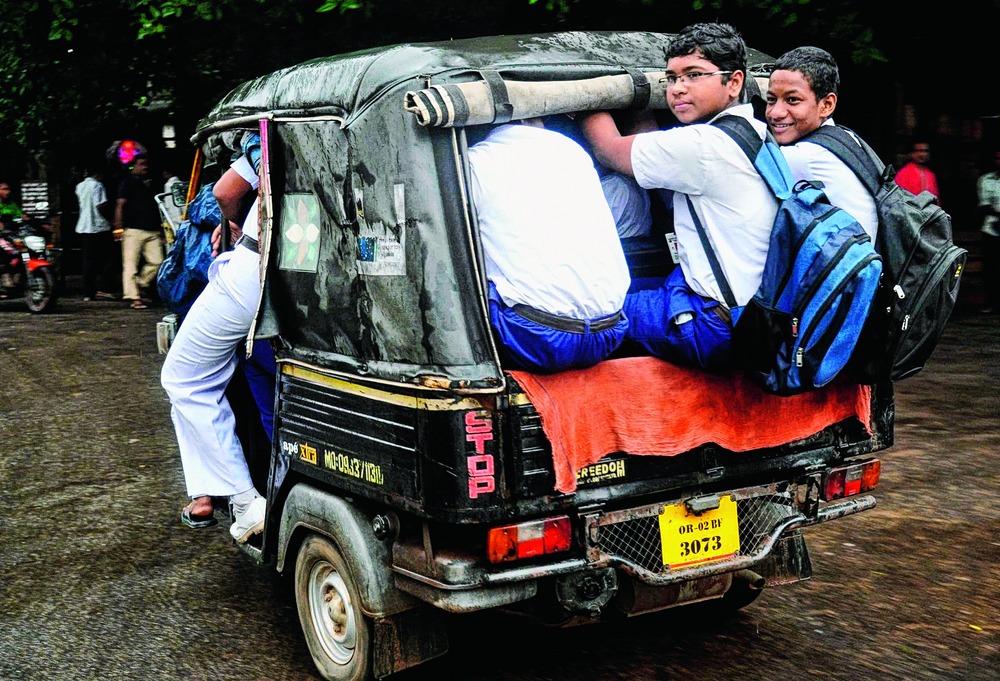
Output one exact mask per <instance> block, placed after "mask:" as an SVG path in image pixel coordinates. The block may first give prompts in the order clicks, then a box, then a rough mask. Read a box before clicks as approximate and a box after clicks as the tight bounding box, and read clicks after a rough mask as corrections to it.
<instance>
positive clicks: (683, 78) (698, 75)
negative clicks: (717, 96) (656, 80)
mask: <svg viewBox="0 0 1000 681" xmlns="http://www.w3.org/2000/svg"><path fill="white" fill-rule="evenodd" d="M731 73H733V72H732V71H692V72H691V73H682V74H681V75H679V76H675V75H672V74H671V75H669V76H664V77H663V78H660V82H661V83H666V84H667V85H668V86H672V85H677V83H697V82H698V81H699V80H701V79H702V78H704V77H705V76H728V75H729V74H731Z"/></svg>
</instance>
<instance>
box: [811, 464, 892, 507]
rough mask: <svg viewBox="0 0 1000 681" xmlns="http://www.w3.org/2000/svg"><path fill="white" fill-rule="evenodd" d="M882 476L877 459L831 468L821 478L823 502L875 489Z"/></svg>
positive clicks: (880, 466) (880, 465)
mask: <svg viewBox="0 0 1000 681" xmlns="http://www.w3.org/2000/svg"><path fill="white" fill-rule="evenodd" d="M881 475H882V462H881V461H879V460H878V459H872V460H871V461H865V462H862V463H855V464H851V465H850V466H841V467H840V468H831V469H830V470H829V471H827V472H826V474H825V475H824V476H823V493H822V494H821V495H820V496H821V498H822V499H823V501H831V500H833V499H842V498H844V497H850V496H854V495H855V494H861V493H862V492H867V491H869V490H872V489H875V486H876V485H877V484H878V481H879V477H880V476H881Z"/></svg>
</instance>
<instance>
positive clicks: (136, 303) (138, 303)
mask: <svg viewBox="0 0 1000 681" xmlns="http://www.w3.org/2000/svg"><path fill="white" fill-rule="evenodd" d="M131 307H132V309H133V310H145V309H146V308H147V307H149V305H146V303H144V302H142V300H140V299H139V298H136V299H134V300H133V301H132V305H131Z"/></svg>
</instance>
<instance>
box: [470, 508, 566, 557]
mask: <svg viewBox="0 0 1000 681" xmlns="http://www.w3.org/2000/svg"><path fill="white" fill-rule="evenodd" d="M572 537H573V529H572V526H571V525H570V521H569V517H568V516H564V515H563V516H558V517H555V518H545V519H544V520H532V521H530V522H526V523H518V524H517V525H504V526H502V527H494V528H491V529H490V532H489V534H488V535H487V538H486V555H487V557H488V558H489V561H490V562H491V563H503V562H506V561H510V560H520V559H522V558H531V557H533V556H542V555H545V554H549V553H558V552H559V551H568V550H569V547H570V544H571V542H572Z"/></svg>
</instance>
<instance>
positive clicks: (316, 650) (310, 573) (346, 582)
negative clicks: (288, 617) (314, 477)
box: [295, 534, 372, 681]
mask: <svg viewBox="0 0 1000 681" xmlns="http://www.w3.org/2000/svg"><path fill="white" fill-rule="evenodd" d="M295 602H296V604H297V606H298V611H299V622H300V623H301V625H302V632H303V634H304V635H305V639H306V644H307V645H308V646H309V652H310V653H312V658H313V662H314V663H315V664H316V668H317V669H318V670H319V673H320V674H322V675H323V678H325V679H329V680H330V681H363V680H365V679H369V678H371V668H372V665H371V660H372V622H371V619H370V618H368V617H365V615H364V614H363V613H362V611H361V600H360V594H359V592H358V586H357V582H356V581H355V579H354V576H353V575H352V574H351V571H350V568H349V567H348V566H347V563H346V561H345V560H344V558H343V556H342V555H341V553H340V551H339V550H338V549H337V547H336V546H334V544H333V543H332V542H331V541H330V540H328V539H326V538H325V537H321V536H319V535H315V534H314V535H310V536H309V537H307V538H306V540H305V541H304V542H302V546H301V547H300V548H299V554H298V558H297V559H296V561H295Z"/></svg>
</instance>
